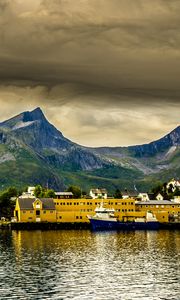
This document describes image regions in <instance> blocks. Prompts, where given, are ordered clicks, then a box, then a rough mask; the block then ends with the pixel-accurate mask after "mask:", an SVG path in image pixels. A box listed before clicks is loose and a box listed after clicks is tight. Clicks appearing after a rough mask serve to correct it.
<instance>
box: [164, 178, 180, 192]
mask: <svg viewBox="0 0 180 300" xmlns="http://www.w3.org/2000/svg"><path fill="white" fill-rule="evenodd" d="M171 186H172V191H173V192H174V191H175V189H176V188H177V189H180V180H175V179H174V178H173V179H171V180H170V181H169V182H168V183H167V185H166V188H167V189H169V188H170V187H171Z"/></svg>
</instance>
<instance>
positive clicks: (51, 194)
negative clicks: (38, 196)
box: [43, 189, 56, 198]
mask: <svg viewBox="0 0 180 300" xmlns="http://www.w3.org/2000/svg"><path fill="white" fill-rule="evenodd" d="M43 197H44V198H55V197H56V195H55V192H54V190H52V189H50V190H47V191H46V192H45V193H44V196H43Z"/></svg>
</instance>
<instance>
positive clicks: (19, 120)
mask: <svg viewBox="0 0 180 300" xmlns="http://www.w3.org/2000/svg"><path fill="white" fill-rule="evenodd" d="M35 121H46V118H45V116H44V114H43V112H42V110H41V108H40V107H37V108H35V109H34V110H32V111H25V112H22V113H21V114H19V115H17V116H15V117H12V118H10V119H8V120H7V121H4V122H2V123H0V127H5V128H9V129H18V128H20V127H23V125H25V126H26V125H28V124H31V123H33V122H35Z"/></svg>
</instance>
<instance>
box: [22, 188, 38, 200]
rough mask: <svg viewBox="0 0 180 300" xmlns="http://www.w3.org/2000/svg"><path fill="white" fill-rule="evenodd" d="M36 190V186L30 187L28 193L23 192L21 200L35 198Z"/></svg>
mask: <svg viewBox="0 0 180 300" xmlns="http://www.w3.org/2000/svg"><path fill="white" fill-rule="evenodd" d="M34 190H35V187H34V186H29V187H28V190H27V192H23V193H22V195H21V196H19V198H35V195H34Z"/></svg>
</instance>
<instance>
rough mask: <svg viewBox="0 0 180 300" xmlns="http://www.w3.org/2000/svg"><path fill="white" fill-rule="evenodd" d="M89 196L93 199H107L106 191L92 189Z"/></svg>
mask: <svg viewBox="0 0 180 300" xmlns="http://www.w3.org/2000/svg"><path fill="white" fill-rule="evenodd" d="M89 196H90V197H91V198H93V199H107V190H106V189H91V190H90V192H89Z"/></svg>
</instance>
